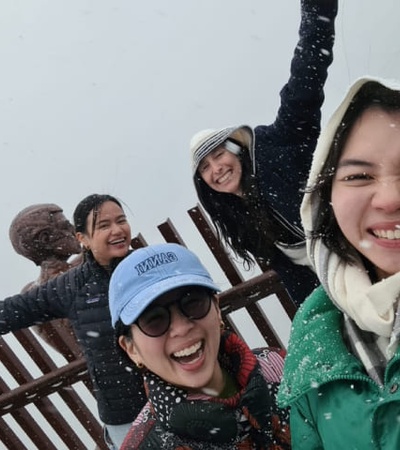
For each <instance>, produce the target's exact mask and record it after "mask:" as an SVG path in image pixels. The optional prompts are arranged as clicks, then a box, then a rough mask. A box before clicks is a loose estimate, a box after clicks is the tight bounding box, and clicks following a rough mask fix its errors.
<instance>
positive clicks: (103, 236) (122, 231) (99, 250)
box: [77, 201, 131, 266]
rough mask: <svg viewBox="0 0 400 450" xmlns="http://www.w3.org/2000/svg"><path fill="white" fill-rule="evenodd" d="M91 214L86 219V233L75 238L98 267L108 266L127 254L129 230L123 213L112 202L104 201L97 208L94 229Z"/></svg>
mask: <svg viewBox="0 0 400 450" xmlns="http://www.w3.org/2000/svg"><path fill="white" fill-rule="evenodd" d="M93 214H94V211H93V210H92V211H91V212H90V214H89V215H88V217H87V219H86V229H87V230H88V231H87V232H85V233H77V237H78V239H79V241H80V242H81V243H82V244H83V245H84V246H85V248H86V249H88V250H90V251H91V252H92V254H93V256H94V258H95V259H96V261H97V262H98V263H99V264H100V265H102V266H108V265H109V264H110V262H111V260H112V259H114V258H122V257H124V256H126V254H127V253H128V250H129V246H130V243H131V228H130V226H129V223H128V221H127V220H126V216H125V213H124V211H123V210H122V208H121V207H120V206H119V205H118V204H117V203H115V202H113V201H106V202H104V203H103V204H102V205H101V206H100V207H99V209H98V211H97V214H96V218H95V219H96V220H95V225H94V227H93Z"/></svg>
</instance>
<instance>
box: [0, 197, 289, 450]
mask: <svg viewBox="0 0 400 450" xmlns="http://www.w3.org/2000/svg"><path fill="white" fill-rule="evenodd" d="M187 212H188V214H189V216H190V217H191V219H192V221H193V223H194V225H195V226H196V228H197V230H198V232H199V234H200V235H201V236H202V238H203V240H204V241H205V243H206V245H207V246H208V248H209V249H210V251H211V253H212V254H213V256H214V258H215V260H216V261H217V263H218V264H219V266H220V267H221V269H222V270H223V272H224V273H225V275H226V277H227V279H228V281H229V282H230V284H231V287H230V288H228V289H226V290H225V291H223V292H221V293H220V307H221V312H222V316H223V318H224V320H225V322H226V324H227V327H228V328H231V329H233V330H235V331H236V332H237V333H238V334H240V330H238V329H237V327H236V325H235V323H234V321H233V319H232V317H231V313H232V312H234V311H237V310H238V309H241V308H244V309H246V310H247V312H248V314H249V315H250V317H251V319H252V320H253V323H254V324H255V326H256V327H257V329H258V330H259V331H260V333H261V335H262V336H263V337H264V339H265V340H266V341H267V342H268V345H271V346H281V347H282V342H281V339H280V337H279V334H278V333H277V332H276V330H275V327H274V324H272V323H270V321H269V320H268V317H266V315H265V313H264V312H263V310H262V309H261V307H260V305H259V303H258V302H259V301H260V300H262V299H265V298H267V297H268V296H269V295H271V294H275V295H276V297H277V298H278V300H279V301H280V303H281V305H282V307H283V308H284V310H285V312H286V313H287V315H288V316H289V318H290V319H292V318H293V316H294V314H295V312H296V306H295V304H294V303H293V301H292V300H291V298H290V296H289V295H288V293H287V291H286V289H285V287H284V285H283V284H282V282H281V280H280V278H279V276H278V275H277V274H276V272H274V271H273V270H271V269H270V268H269V267H268V266H266V265H265V264H264V263H263V262H262V261H261V262H260V261H258V263H259V265H260V268H261V270H262V273H261V274H260V275H258V276H255V277H252V278H251V279H249V280H244V279H243V276H242V274H241V273H240V272H239V270H238V268H237V267H236V265H235V263H234V262H233V261H232V259H231V257H230V256H229V255H228V253H227V251H226V249H225V248H224V246H223V245H222V244H221V242H220V241H219V239H218V236H217V234H216V233H215V230H214V228H213V227H212V225H211V223H210V222H209V220H208V219H207V216H206V214H205V213H204V212H203V211H202V210H201V207H200V206H199V205H197V206H196V207H194V208H192V209H190V210H188V211H187ZM158 230H159V231H160V233H161V235H162V236H163V238H164V239H165V241H166V242H175V243H178V244H180V245H185V243H184V242H183V239H182V237H181V236H180V234H179V232H178V231H177V229H176V228H175V226H174V225H173V223H172V222H171V220H170V219H167V220H166V221H165V222H163V223H162V224H160V225H159V226H158ZM131 245H132V248H133V249H138V248H141V247H145V246H146V245H148V244H147V242H146V240H145V239H144V237H143V236H142V234H140V233H139V234H138V235H137V236H136V237H134V238H133V239H132V244H131ZM14 334H15V336H16V338H17V339H18V341H19V342H20V343H21V345H22V346H23V347H24V348H25V349H26V350H27V352H28V353H29V354H30V355H31V357H32V359H33V361H35V363H36V364H37V365H38V367H39V368H40V370H41V372H42V373H43V375H42V376H40V377H38V378H36V379H33V377H32V376H31V375H30V373H29V372H28V371H27V370H26V368H25V365H24V364H23V363H22V362H21V361H20V360H19V358H18V357H17V356H16V354H15V353H14V352H13V351H12V350H11V348H9V346H8V345H7V343H6V342H5V341H4V340H3V339H2V338H0V359H1V361H2V363H3V364H4V366H5V367H6V368H7V370H9V372H10V373H12V375H13V376H14V378H15V380H16V381H17V383H18V384H19V386H18V387H17V388H15V389H12V390H9V388H8V387H7V385H6V384H5V383H4V381H3V380H1V378H0V441H1V442H2V443H3V444H4V445H6V446H7V448H9V449H11V450H14V449H18V450H20V449H21V450H24V448H25V446H24V444H23V443H22V442H20V439H19V437H18V436H17V434H16V433H15V432H14V431H13V430H10V427H9V426H8V424H7V423H6V421H5V420H4V419H3V418H2V416H5V415H7V414H10V416H12V417H13V419H14V420H15V421H16V422H17V423H18V424H19V426H21V428H22V429H24V431H25V432H26V434H27V436H29V438H30V439H31V441H32V442H33V443H34V444H35V445H36V446H37V447H38V448H39V449H40V450H42V449H43V450H56V449H55V446H54V444H53V443H52V442H50V439H49V437H48V436H47V435H46V433H45V432H44V431H43V430H41V428H40V427H39V425H38V424H37V423H36V421H35V420H33V418H32V415H31V414H30V413H29V412H28V410H26V409H25V407H26V406H27V405H29V404H34V405H36V406H37V407H38V408H39V410H40V412H41V414H42V415H43V416H44V417H45V419H46V420H47V422H48V423H49V424H50V425H52V427H53V428H54V431H55V432H56V433H57V434H58V435H59V436H60V439H62V440H63V441H64V443H65V444H66V446H67V447H68V448H71V449H72V448H73V449H75V450H83V449H84V448H86V447H84V444H83V443H82V442H81V439H80V438H81V437H80V436H78V435H77V432H76V431H75V430H74V429H72V427H71V426H70V425H69V424H68V423H67V422H66V420H65V419H64V417H63V416H62V414H60V411H58V410H57V408H56V406H55V405H54V403H53V402H52V401H50V399H49V398H48V396H49V395H50V394H52V393H58V394H59V396H60V397H61V399H62V400H63V401H64V402H65V404H66V407H67V408H68V409H69V410H70V411H71V412H72V413H73V414H74V415H75V417H76V419H77V420H78V421H79V422H80V423H81V424H82V426H83V427H84V428H85V429H86V430H87V432H88V434H89V435H90V436H91V438H92V439H93V441H94V442H95V443H96V444H97V448H96V449H100V450H106V449H107V447H106V444H105V443H104V441H103V437H102V427H101V424H100V423H99V422H98V420H97V419H96V418H95V417H94V415H93V414H92V413H91V411H90V410H89V408H88V407H87V405H86V404H85V402H84V401H83V399H82V398H81V397H80V396H79V395H78V393H77V391H76V390H75V389H74V384H76V383H78V382H83V383H85V384H86V386H87V387H88V388H89V390H91V384H90V380H89V377H88V372H87V366H86V361H85V360H84V358H82V357H80V349H77V348H76V347H75V348H73V343H71V342H70V340H69V339H68V336H65V335H64V334H63V333H62V332H61V333H59V334H57V336H56V337H55V338H56V339H57V342H58V343H59V344H60V345H61V344H65V350H66V359H67V361H68V363H67V364H66V365H64V366H63V367H59V368H58V367H56V365H55V363H54V361H53V360H52V359H51V358H50V356H49V355H48V354H47V353H46V351H45V349H44V348H43V347H42V346H41V345H40V343H39V342H38V340H37V339H36V338H34V337H33V336H32V332H31V331H30V330H21V331H19V332H16V333H14ZM69 349H70V350H71V351H70V353H69ZM64 356H65V355H64ZM8 431H9V432H8Z"/></svg>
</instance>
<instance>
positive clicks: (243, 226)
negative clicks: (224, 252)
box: [194, 141, 281, 267]
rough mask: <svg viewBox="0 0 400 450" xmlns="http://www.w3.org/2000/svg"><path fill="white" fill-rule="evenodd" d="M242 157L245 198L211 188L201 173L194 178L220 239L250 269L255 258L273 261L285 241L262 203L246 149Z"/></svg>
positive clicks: (242, 183)
mask: <svg viewBox="0 0 400 450" xmlns="http://www.w3.org/2000/svg"><path fill="white" fill-rule="evenodd" d="M235 142H236V141H235ZM236 143H237V144H238V145H240V143H239V142H236ZM238 157H239V159H240V162H241V165H242V180H241V185H242V189H243V193H244V196H243V197H239V196H237V195H235V194H228V193H222V192H217V191H215V190H214V189H211V188H210V187H209V186H208V185H207V184H206V183H205V182H204V180H203V179H202V178H201V176H200V175H199V173H198V172H196V174H195V176H194V185H195V188H196V191H197V196H198V198H199V200H200V203H201V205H202V206H203V208H204V209H205V210H206V211H207V213H208V214H209V216H210V218H211V221H212V222H213V224H214V226H215V228H216V230H217V233H218V238H219V239H221V237H222V238H223V240H224V241H225V242H226V243H227V244H228V245H229V247H230V248H231V249H232V250H233V252H234V253H235V255H236V256H239V257H241V258H242V259H243V260H244V264H245V265H247V266H248V267H250V266H252V265H253V264H254V262H255V260H254V258H255V257H256V258H262V259H264V260H266V261H267V262H268V260H270V259H271V258H273V256H274V254H275V252H276V247H275V242H276V241H277V240H278V239H280V238H281V234H280V233H281V229H280V228H281V227H279V226H278V224H277V223H276V220H275V219H274V218H273V216H272V215H271V214H270V212H269V210H268V207H266V206H265V202H263V203H262V202H261V196H260V194H259V188H258V184H257V179H256V177H255V175H254V174H253V171H252V162H251V159H250V156H249V152H248V150H247V149H245V148H243V147H242V150H241V152H240V153H239V155H238Z"/></svg>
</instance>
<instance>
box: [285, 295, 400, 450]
mask: <svg viewBox="0 0 400 450" xmlns="http://www.w3.org/2000/svg"><path fill="white" fill-rule="evenodd" d="M342 329H343V313H342V312H341V311H339V310H338V309H337V308H336V307H335V306H334V304H333V303H332V301H331V300H330V299H329V297H328V296H327V295H326V293H325V291H324V290H323V289H322V287H321V288H318V289H317V290H316V291H315V292H314V293H313V294H312V295H311V296H310V298H308V299H307V300H306V302H305V303H304V304H303V305H302V307H301V308H300V309H299V311H298V313H297V315H296V317H295V320H294V322H293V328H292V334H291V337H290V343H289V350H288V355H287V357H286V361H285V368H284V379H283V381H282V385H281V387H280V390H279V395H278V400H279V403H280V405H281V406H284V407H287V406H290V407H291V413H290V414H291V417H290V424H291V432H292V439H293V442H294V443H295V444H296V445H295V448H296V449H299V450H302V449H304V450H320V449H325V450H337V449H342V448H343V449H360V450H369V449H371V450H375V449H381V450H394V449H399V448H400V426H399V417H400V389H399V386H400V349H397V351H396V353H395V355H394V356H393V358H392V359H391V360H390V361H389V362H388V364H387V366H386V370H385V376H384V385H383V386H380V385H378V384H377V383H376V382H375V381H373V380H372V379H371V378H370V377H369V376H367V374H366V371H365V368H364V366H363V365H362V363H361V362H360V360H359V359H358V358H356V357H355V356H354V355H353V354H352V353H351V352H350V351H349V349H348V348H347V346H346V344H345V341H344V338H343V333H342V331H341V330H342Z"/></svg>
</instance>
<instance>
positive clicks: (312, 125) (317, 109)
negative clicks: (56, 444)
mask: <svg viewBox="0 0 400 450" xmlns="http://www.w3.org/2000/svg"><path fill="white" fill-rule="evenodd" d="M336 14H337V0H324V1H315V0H303V1H302V17H301V24H300V30H299V36H300V38H299V41H298V43H297V46H296V49H295V52H294V55H293V59H292V62H291V73H290V77H289V80H288V82H287V84H286V85H285V86H284V87H283V89H282V91H281V93H280V97H281V103H280V108H279V110H278V114H277V117H276V119H275V121H274V123H272V124H271V125H260V126H258V127H256V128H255V130H254V132H255V166H256V173H257V179H258V180H259V181H258V182H259V187H260V193H261V195H262V196H263V198H264V199H265V202H266V203H267V204H268V205H269V208H272V209H273V210H274V211H275V214H278V215H279V216H280V217H281V218H285V219H282V226H284V227H286V228H288V230H289V231H290V232H291V233H292V234H293V240H292V242H288V243H287V244H289V245H293V244H300V248H302V249H303V253H304V256H305V255H306V253H305V243H304V242H301V243H300V241H302V240H304V237H303V233H302V228H301V222H300V204H301V200H302V193H301V189H302V188H304V187H305V183H306V180H307V175H308V172H309V170H310V166H311V159H312V154H313V152H314V149H315V146H316V142H317V138H318V136H319V133H320V126H321V125H320V124H321V106H322V103H323V101H324V91H323V87H324V84H325V81H326V78H327V75H328V67H329V65H330V64H331V62H332V59H333V53H332V48H333V42H334V32H335V28H334V20H335V17H336ZM299 235H300V237H299ZM255 256H260V257H262V256H263V255H255ZM271 266H272V267H273V268H274V269H275V270H276V271H277V272H278V273H279V275H280V277H281V278H282V280H283V282H284V284H285V286H286V288H287V289H288V291H289V293H290V295H291V296H292V298H293V300H294V301H295V303H296V304H298V305H299V304H301V302H303V300H304V299H305V298H306V297H307V295H308V294H309V293H310V292H311V291H312V290H313V288H314V287H315V286H316V285H317V284H318V283H317V278H316V276H315V274H314V273H313V272H312V270H310V268H309V267H308V266H301V265H298V264H295V263H294V262H293V260H292V258H291V255H289V256H288V255H287V254H285V253H284V251H283V252H278V253H277V256H276V257H275V259H274V260H272V261H271Z"/></svg>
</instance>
